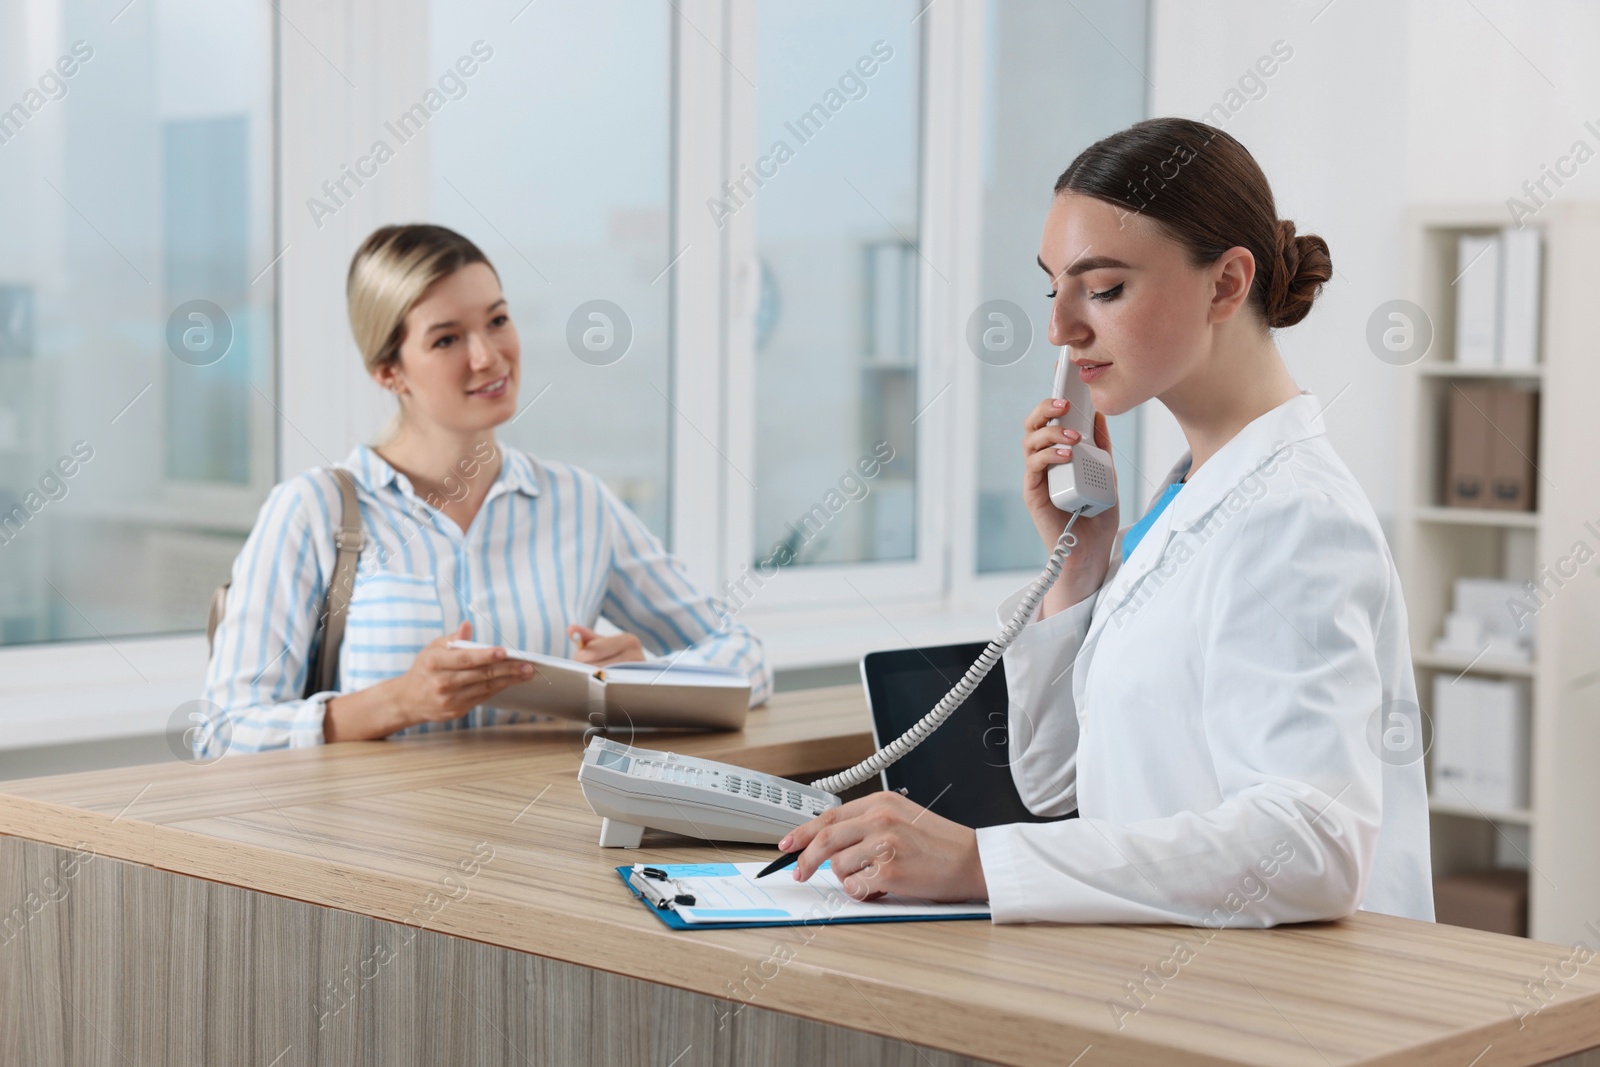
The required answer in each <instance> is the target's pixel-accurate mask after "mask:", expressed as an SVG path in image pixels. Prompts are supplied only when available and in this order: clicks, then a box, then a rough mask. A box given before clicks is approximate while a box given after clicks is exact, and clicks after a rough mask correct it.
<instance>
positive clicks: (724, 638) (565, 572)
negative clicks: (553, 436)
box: [204, 445, 772, 754]
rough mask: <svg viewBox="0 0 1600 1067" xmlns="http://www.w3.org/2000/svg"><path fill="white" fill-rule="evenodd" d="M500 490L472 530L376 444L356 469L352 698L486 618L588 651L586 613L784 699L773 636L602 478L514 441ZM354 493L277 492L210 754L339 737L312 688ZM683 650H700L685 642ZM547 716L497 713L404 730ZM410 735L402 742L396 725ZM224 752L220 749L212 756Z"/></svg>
mask: <svg viewBox="0 0 1600 1067" xmlns="http://www.w3.org/2000/svg"><path fill="white" fill-rule="evenodd" d="M501 452H502V455H503V457H504V459H503V462H502V463H501V466H500V472H499V475H498V477H497V479H496V480H495V483H494V484H493V485H491V486H490V487H489V494H488V497H487V498H486V499H485V500H484V502H483V506H482V507H481V508H480V509H479V511H478V514H477V515H476V516H474V517H473V520H472V522H471V524H470V525H469V526H468V528H467V530H466V531H465V532H463V531H462V529H461V527H460V526H458V525H456V523H455V522H454V520H452V519H450V518H448V517H446V516H445V515H444V514H443V513H442V512H440V511H438V510H436V509H435V508H432V507H430V506H429V505H427V504H426V503H424V502H423V501H422V500H421V499H420V498H419V497H418V496H417V495H416V494H415V492H413V490H412V486H411V482H410V480H409V479H408V478H406V476H405V475H403V474H401V473H400V472H399V471H397V470H395V469H394V468H393V467H391V466H390V465H389V464H388V463H387V462H385V461H384V459H383V458H382V457H381V456H379V455H378V454H377V453H376V452H374V451H373V450H372V449H371V448H369V447H367V446H366V445H361V446H358V447H357V448H356V449H355V450H354V451H353V452H351V453H350V455H349V457H348V458H346V459H345V461H344V463H342V464H340V466H342V467H344V468H345V469H346V470H348V471H349V472H350V473H351V475H352V476H353V477H354V480H355V482H356V494H357V499H358V501H359V503H360V507H361V526H362V530H363V532H364V534H365V535H366V540H365V546H364V547H363V548H362V551H361V557H360V563H359V566H358V568H357V573H356V583H355V589H354V591H353V593H352V595H351V599H350V605H349V610H348V616H347V620H346V629H345V635H344V642H343V645H342V646H341V648H340V652H339V686H340V690H339V692H346V693H350V692H355V691H357V690H360V689H365V688H367V687H369V686H371V685H373V684H374V683H376V682H380V681H383V680H384V679H386V678H393V677H396V676H398V675H401V674H404V673H405V672H406V671H407V670H408V669H409V668H410V666H411V664H412V661H413V660H414V659H415V658H416V655H417V653H418V652H419V651H421V649H422V647H423V646H424V645H426V644H427V643H428V642H430V641H432V640H434V639H435V638H437V637H439V636H440V635H442V634H447V633H453V632H454V631H455V629H456V628H457V627H458V626H460V625H461V623H462V622H463V621H470V622H471V623H472V634H473V638H474V639H475V640H478V641H484V642H492V643H495V644H499V645H504V646H506V647H511V648H520V649H526V650H528V651H532V652H540V653H544V654H547V655H555V656H571V655H572V654H573V653H574V652H576V651H577V649H576V647H575V646H574V645H573V643H572V642H571V641H570V639H569V638H568V637H567V627H568V625H570V624H572V623H582V624H583V625H585V626H591V627H592V626H593V625H594V624H595V622H596V620H597V618H598V617H600V616H602V615H603V616H605V618H606V619H607V620H609V621H610V622H612V623H614V624H616V625H617V626H618V627H620V628H621V629H623V630H625V631H627V632H629V633H632V634H635V635H637V636H638V638H639V640H640V642H641V644H642V645H643V646H644V649H645V651H646V653H647V654H650V653H655V654H657V655H665V654H667V653H678V654H677V655H675V656H674V658H675V659H678V660H679V661H680V662H698V663H707V664H713V665H716V666H723V667H733V668H737V669H739V670H741V671H744V672H746V673H747V674H748V675H749V677H750V684H751V693H750V702H751V704H752V705H755V704H760V703H763V702H764V701H765V700H766V699H767V697H768V696H769V695H770V694H771V692H772V672H771V670H770V669H769V668H768V667H767V664H766V659H765V655H764V653H763V650H762V647H761V642H760V641H759V640H757V639H756V637H755V636H754V635H752V634H751V633H750V631H749V630H748V629H746V628H745V626H744V624H743V623H740V622H739V621H737V620H736V619H735V618H733V616H732V615H731V614H729V612H728V611H727V608H726V606H725V605H724V604H723V602H722V601H719V600H717V599H715V598H713V597H710V596H707V595H705V594H703V593H701V592H700V591H698V590H697V589H696V588H695V587H694V585H693V584H692V583H691V582H690V581H689V579H688V576H687V572H686V570H685V568H684V566H683V564H682V563H681V562H679V561H678V560H677V559H676V558H675V557H674V556H672V555H671V554H669V553H668V552H667V551H666V549H665V547H663V545H662V544H661V541H660V539H659V538H657V537H656V536H655V535H654V534H653V533H651V532H650V529H649V528H648V527H647V526H645V524H644V522H643V521H641V520H640V519H639V517H638V516H637V515H635V514H634V513H633V511H632V510H630V509H629V508H628V506H627V505H626V504H624V503H623V502H622V500H621V499H619V498H618V497H617V495H616V494H615V493H613V492H612V491H611V490H610V489H608V488H606V486H605V485H604V483H602V482H601V481H600V479H599V478H597V477H595V476H594V475H593V474H590V473H588V472H587V471H584V470H581V469H579V468H577V467H574V466H572V465H570V464H566V463H554V462H549V461H544V460H539V459H536V458H534V457H533V456H531V455H528V454H527V453H524V452H520V451H518V450H516V449H513V448H508V447H505V446H504V445H502V446H501ZM338 524H339V488H338V482H337V480H336V479H335V478H334V476H333V475H332V473H330V472H328V471H326V470H320V469H318V470H311V471H307V472H305V473H304V474H301V475H299V476H297V477H294V478H291V479H289V480H288V481H286V482H283V483H282V484H280V485H278V486H277V487H276V488H274V489H273V490H272V492H271V494H270V495H269V496H268V497H267V501H266V503H265V504H263V505H262V508H261V513H260V515H259V516H258V517H257V519H256V524H255V528H254V529H253V530H252V531H251V532H250V536H249V538H248V539H247V540H246V541H245V544H244V548H243V549H242V550H241V551H240V553H239V558H238V559H237V560H235V561H234V565H233V584H232V586H231V588H230V589H229V592H228V598H227V611H226V613H225V615H224V618H223V619H222V622H221V624H220V625H219V626H218V628H217V633H216V637H215V641H214V645H213V651H212V655H211V661H210V664H209V666H208V668H207V671H206V686H205V694H204V697H205V699H206V700H208V701H210V702H212V703H213V704H215V705H217V707H219V708H220V709H221V710H222V712H223V713H225V715H226V716H227V720H228V727H227V731H226V732H223V731H220V730H219V731H218V738H217V739H215V740H213V742H212V744H211V748H212V750H213V751H214V750H215V749H217V748H225V749H226V750H227V751H229V752H258V751H261V750H263V749H271V748H284V747H300V746H304V745H315V744H320V743H321V742H322V739H323V738H322V718H323V710H324V704H325V703H326V701H327V700H328V698H330V697H333V696H337V695H338V692H328V693H317V694H314V695H312V696H310V697H302V694H303V693H304V692H305V686H306V675H307V671H308V669H309V666H310V659H311V656H310V652H311V646H312V642H313V640H314V639H315V636H316V629H317V619H318V615H319V613H320V612H321V610H322V604H323V598H324V590H325V588H326V583H327V581H328V578H329V576H330V575H331V574H332V572H333V564H334V557H335V548H334V540H333V537H334V531H335V530H336V529H337V528H338ZM679 650H684V651H681V652H680V651H679ZM526 718H530V716H527V715H521V714H518V713H516V712H511V711H506V710H502V709H498V708H495V707H492V706H489V705H480V706H478V707H475V708H473V709H472V710H471V711H470V712H468V713H467V714H466V715H465V716H463V717H461V718H459V719H452V720H449V721H447V722H434V723H421V724H418V725H416V726H412V727H409V728H407V729H405V730H402V731H400V734H412V733H419V732H424V731H428V730H445V729H463V728H470V727H475V726H489V725H495V724H499V723H506V722H516V721H518V720H520V719H526ZM397 736H398V735H397ZM208 754H210V753H208Z"/></svg>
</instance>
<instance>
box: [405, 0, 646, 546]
mask: <svg viewBox="0 0 1600 1067" xmlns="http://www.w3.org/2000/svg"><path fill="white" fill-rule="evenodd" d="M512 10H513V11H514V10H515V9H512ZM671 14H672V8H671V7H670V6H668V5H666V4H661V3H657V2H655V0H629V2H625V3H606V4H589V3H585V2H583V0H541V2H540V3H537V4H534V5H531V6H529V7H527V8H526V9H524V10H523V11H522V12H521V13H520V14H518V15H516V18H515V21H508V18H509V16H508V12H507V7H506V5H505V4H504V3H490V2H485V0H472V2H462V0H437V2H435V3H434V5H433V16H432V18H433V22H432V33H431V40H430V43H429V47H430V49H431V53H432V64H431V67H430V70H431V71H434V72H438V74H437V78H439V79H443V82H442V84H444V92H445V99H446V100H447V101H448V102H447V103H446V104H445V105H444V106H443V107H441V109H440V111H439V113H438V114H437V115H435V116H434V117H433V118H432V119H431V120H430V122H429V130H430V134H431V152H432V162H431V170H432V173H431V189H430V193H429V196H430V201H429V202H430V205H431V212H430V215H431V220H432V221H435V222H438V223H441V224H442V225H445V226H449V227H451V228H452V229H455V230H459V231H460V232H461V233H464V234H466V235H467V236H469V237H471V238H472V239H473V241H474V242H476V243H477V244H478V245H479V246H480V247H481V248H483V250H484V251H485V252H486V253H488V255H489V258H490V259H492V260H493V261H494V264H495V268H496V270H498V271H499V273H500V279H501V283H502V285H503V286H504V288H505V291H506V298H507V300H508V302H509V303H510V305H511V313H512V318H513V320H514V321H515V322H516V324H517V332H518V335H519V336H520V338H521V340H522V387H521V395H520V397H519V403H520V405H522V406H521V408H520V414H519V415H518V416H517V417H516V420H515V422H513V423H512V424H511V425H510V426H508V427H505V428H503V429H502V430H501V436H502V437H503V439H504V440H505V441H506V442H507V443H508V444H511V445H514V446H516V447H519V448H524V449H527V450H528V451H530V452H532V453H534V454H535V455H538V456H542V457H545V458H549V459H558V460H563V461H567V462H571V463H576V464H578V465H579V466H581V467H584V468H586V469H588V470H590V471H593V472H594V473H595V474H597V475H599V476H600V477H601V478H603V479H604V480H605V482H606V483H607V484H608V485H609V486H610V487H611V488H612V489H613V490H615V491H616V492H617V494H618V495H619V496H621V497H622V499H623V500H625V501H627V503H628V504H629V506H631V507H632V508H633V510H634V511H636V512H638V514H639V516H640V517H641V518H643V519H644V520H645V522H646V523H647V524H648V525H649V526H650V528H651V529H653V530H654V531H655V532H656V533H657V534H658V535H660V536H662V537H666V536H667V509H668V482H669V478H668V471H669V459H670V453H669V450H668V416H669V413H670V410H671V408H670V406H669V395H670V388H671V385H670V375H669V368H670V352H669V343H668V325H669V319H670V306H671V304H670V301H671V293H672V283H671V278H670V276H669V272H668V266H669V264H670V263H671V262H672V260H673V252H672V251H671V250H670V249H669V246H668V243H667V241H668V235H669V212H668V193H669V189H670V184H671V175H670V163H671V154H670V151H669V144H668V142H669V137H670V132H671V93H670V92H669V91H668V88H669V85H670V79H669V68H670V59H671V40H670V33H669V26H668V17H669V16H670V15H671ZM585 42H587V44H585ZM463 60H465V61H464V62H463ZM458 64H459V65H458ZM469 69H471V70H473V71H474V73H473V74H472V75H471V76H467V75H465V74H463V73H462V72H463V71H466V70H469ZM452 74H454V75H455V76H454V77H452V76H451V75H452Z"/></svg>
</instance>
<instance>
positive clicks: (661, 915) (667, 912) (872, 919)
mask: <svg viewBox="0 0 1600 1067" xmlns="http://www.w3.org/2000/svg"><path fill="white" fill-rule="evenodd" d="M616 872H617V877H618V878H621V879H622V884H623V885H625V886H627V888H628V892H629V893H632V894H633V896H634V899H636V900H638V901H639V903H641V904H643V905H644V906H645V910H646V911H649V912H650V913H651V914H652V915H654V916H655V917H656V918H658V919H660V920H661V921H662V922H664V923H666V924H667V925H668V926H670V927H672V929H674V930H746V929H749V928H751V927H756V926H842V925H844V924H846V923H908V922H946V921H948V920H951V919H987V918H989V913H988V912H986V911H981V912H971V913H963V914H952V915H882V916H872V915H858V916H851V917H849V918H837V919H821V918H804V919H782V920H776V921H765V922H731V923H690V922H684V920H683V917H682V916H681V915H679V914H678V913H677V912H676V911H673V910H672V909H671V908H657V907H656V906H655V905H653V904H651V903H650V902H649V901H648V900H646V899H645V897H644V894H643V893H641V892H639V890H638V889H637V888H635V886H634V884H633V883H632V882H630V881H629V880H628V876H629V875H630V874H632V873H633V864H631V863H629V864H626V865H624V866H622V867H618V868H616Z"/></svg>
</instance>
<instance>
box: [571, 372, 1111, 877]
mask: <svg viewBox="0 0 1600 1067" xmlns="http://www.w3.org/2000/svg"><path fill="white" fill-rule="evenodd" d="M1070 351H1071V350H1070V349H1066V348H1063V349H1062V350H1061V354H1060V357H1059V358H1058V359H1057V361H1056V368H1055V383H1054V385H1055V388H1054V389H1053V390H1052V393H1051V395H1052V396H1055V397H1064V398H1066V400H1067V401H1068V408H1067V412H1066V414H1065V415H1064V416H1063V417H1062V418H1060V419H1052V420H1050V421H1051V423H1052V424H1056V423H1063V424H1065V425H1066V426H1067V427H1068V428H1069V429H1074V430H1077V431H1078V432H1079V433H1080V434H1082V435H1083V439H1082V440H1081V441H1079V442H1078V443H1077V444H1075V445H1073V446H1072V458H1071V459H1070V460H1069V461H1068V462H1066V463H1058V464H1055V465H1054V466H1052V467H1051V468H1050V472H1049V474H1048V475H1047V478H1048V481H1049V487H1050V502H1051V503H1053V504H1054V505H1055V506H1056V507H1058V508H1060V509H1061V510H1062V511H1065V512H1067V513H1068V516H1069V517H1068V519H1067V525H1066V528H1065V529H1063V530H1062V531H1061V537H1060V539H1059V540H1058V541H1057V542H1056V547H1055V548H1054V550H1052V551H1051V553H1050V559H1049V561H1048V562H1046V563H1045V567H1044V571H1043V573H1041V574H1040V575H1039V577H1038V578H1036V579H1034V582H1033V585H1032V586H1030V587H1029V589H1028V592H1027V595H1025V596H1024V597H1023V598H1022V601H1021V602H1020V603H1019V604H1018V605H1017V610H1016V611H1015V612H1014V613H1013V614H1012V616H1011V618H1010V620H1008V621H1007V622H1006V624H1005V626H1004V627H1003V628H1002V629H1001V631H1000V636H999V637H996V638H995V639H994V640H993V641H990V642H989V645H988V647H986V648H985V649H984V650H983V652H982V654H980V655H979V656H978V659H977V661H976V662H974V663H973V664H972V666H971V667H969V668H967V673H966V674H964V675H962V677H961V680H960V681H959V682H957V683H956V684H955V686H954V687H953V688H952V689H951V690H950V692H948V693H946V694H945V696H944V699H943V700H941V701H939V703H938V704H936V705H934V708H933V710H932V711H930V712H928V714H926V715H924V716H923V717H922V719H921V720H919V721H918V722H917V723H916V724H915V725H913V726H912V727H911V728H910V729H908V730H906V732H905V733H903V734H901V735H900V736H899V737H898V738H896V739H895V740H893V741H891V742H890V743H889V744H887V745H885V746H884V747H883V748H881V749H879V750H878V751H877V752H875V753H873V754H872V755H871V756H868V757H867V758H866V759H864V760H862V761H861V762H860V763H858V764H856V765H855V766H854V767H851V768H850V769H849V770H846V771H841V772H839V773H838V774H834V775H830V776H829V777H827V778H822V779H819V780H818V781H815V782H812V783H811V784H810V785H803V784H801V783H799V782H792V781H789V780H788V779H784V778H775V777H773V776H771V775H765V774H760V773H758V772H752V771H747V770H744V769H743V768H741V767H736V766H734V765H732V764H727V763H716V762H714V761H712V760H703V759H691V758H688V757H684V756H678V755H676V754H674V753H671V752H657V751H652V750H649V749H639V748H632V747H630V746H628V745H624V744H620V743H619V742H616V741H612V740H610V739H608V738H606V737H603V736H596V737H594V738H593V739H591V740H590V742H589V746H588V748H586V749H585V750H584V754H583V763H582V764H580V765H579V767H578V784H579V786H580V787H582V789H583V795H584V799H586V800H587V801H588V802H589V807H590V808H592V809H594V813H595V814H596V815H599V816H601V819H602V821H601V826H600V844H601V845H602V846H621V847H628V848H631V847H636V846H637V845H638V844H639V841H640V838H641V836H642V835H643V833H644V830H645V828H646V827H655V828H657V829H661V830H671V831H674V832H676V833H681V834H687V835H689V836H691V837H700V838H705V839H706V840H711V841H752V842H758V843H762V842H768V843H776V842H777V841H779V840H780V839H781V838H782V837H783V835H784V834H785V833H787V832H788V831H789V830H792V829H793V828H794V827H796V826H799V825H801V824H802V823H805V822H807V821H809V820H810V819H812V818H814V817H815V816H816V815H818V814H820V813H821V812H822V811H824V810H826V809H827V808H830V807H836V806H838V803H839V800H838V796H837V794H839V793H842V792H844V791H845V790H846V789H849V788H850V787H851V786H853V785H858V784H859V783H861V782H864V781H866V780H867V779H868V778H871V777H872V776H873V775H875V774H878V773H879V772H880V771H882V770H883V769H884V768H885V767H887V766H889V765H890V764H892V763H894V762H895V761H897V760H899V759H900V758H901V757H903V756H905V755H906V753H908V752H910V751H911V750H912V749H914V748H916V747H917V746H918V745H920V744H921V743H922V742H923V741H924V740H926V739H927V738H928V736H929V735H931V734H932V733H933V732H934V731H935V730H937V729H938V728H939V727H940V726H941V725H943V723H944V721H945V720H946V719H948V718H949V717H950V716H951V715H953V714H955V711H956V709H957V708H959V707H961V705H962V704H963V703H965V702H966V699H967V698H968V697H969V696H971V695H972V693H973V691H974V690H975V689H977V688H978V683H979V682H981V681H983V679H984V676H985V675H987V674H988V673H989V671H990V670H992V669H993V668H994V665H995V664H996V663H998V662H1000V656H1001V654H1002V653H1003V652H1005V650H1006V648H1007V647H1008V646H1009V645H1010V644H1011V642H1012V641H1014V640H1016V637H1017V635H1018V634H1019V633H1021V632H1022V628H1023V627H1024V626H1026V625H1027V623H1028V621H1029V620H1030V619H1032V618H1033V613H1034V612H1035V611H1036V610H1038V607H1039V601H1040V600H1042V599H1043V598H1044V594H1045V593H1046V592H1047V591H1048V590H1049V589H1050V587H1051V586H1052V585H1054V584H1055V581H1056V578H1058V577H1059V576H1060V574H1061V567H1062V565H1063V564H1064V563H1065V562H1066V558H1067V557H1068V556H1069V555H1071V554H1072V547H1073V546H1074V545H1076V544H1077V543H1078V539H1077V537H1076V536H1075V535H1074V534H1073V532H1072V527H1073V526H1074V525H1075V524H1076V523H1077V521H1078V518H1079V517H1080V516H1083V515H1091V516H1092V515H1098V514H1100V512H1102V511H1104V510H1106V509H1107V508H1109V507H1110V506H1111V505H1113V504H1115V503H1116V502H1117V492H1116V479H1115V476H1114V475H1113V473H1112V466H1111V456H1110V455H1109V454H1107V453H1106V451H1105V449H1103V448H1100V447H1098V446H1097V445H1095V443H1094V408H1093V406H1092V404H1091V402H1090V399H1089V387H1088V385H1087V384H1085V383H1084V381H1083V380H1082V378H1080V377H1079V376H1078V374H1077V372H1076V369H1075V368H1074V367H1073V365H1072V363H1071V361H1070V359H1069V357H1068V353H1069V352H1070Z"/></svg>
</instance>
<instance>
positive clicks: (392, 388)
mask: <svg viewBox="0 0 1600 1067" xmlns="http://www.w3.org/2000/svg"><path fill="white" fill-rule="evenodd" d="M372 380H373V381H375V382H377V383H378V384H379V385H380V386H382V387H383V388H384V389H385V390H387V391H388V392H391V393H395V394H397V395H398V394H400V393H403V392H405V391H406V390H405V382H404V381H403V380H402V378H401V374H400V361H399V360H398V359H391V360H390V361H389V362H387V363H385V364H383V365H382V366H380V367H379V368H378V369H377V370H375V371H373V372H372Z"/></svg>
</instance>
